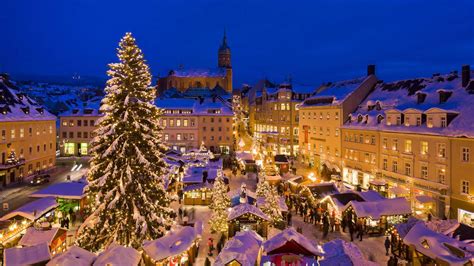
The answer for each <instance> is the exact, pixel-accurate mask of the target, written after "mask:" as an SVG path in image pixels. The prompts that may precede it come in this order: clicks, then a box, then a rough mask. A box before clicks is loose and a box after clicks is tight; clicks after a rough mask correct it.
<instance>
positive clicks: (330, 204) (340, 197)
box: [320, 192, 364, 220]
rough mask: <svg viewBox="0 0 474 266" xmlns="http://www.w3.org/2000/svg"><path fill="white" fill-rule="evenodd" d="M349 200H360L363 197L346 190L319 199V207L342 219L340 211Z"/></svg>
mask: <svg viewBox="0 0 474 266" xmlns="http://www.w3.org/2000/svg"><path fill="white" fill-rule="evenodd" d="M351 201H359V202H362V201H364V199H363V198H362V197H361V196H360V195H359V194H357V193H355V192H346V193H339V194H332V195H328V196H326V197H324V198H323V199H321V201H320V203H321V207H322V208H323V209H324V210H327V211H328V212H329V213H331V214H332V213H333V212H334V213H335V214H336V218H338V219H340V220H341V219H342V212H343V211H344V208H345V207H346V205H347V204H348V203H349V202H351Z"/></svg>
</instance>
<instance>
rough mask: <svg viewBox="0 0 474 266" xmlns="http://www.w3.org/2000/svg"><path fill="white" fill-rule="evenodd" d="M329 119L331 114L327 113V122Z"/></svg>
mask: <svg viewBox="0 0 474 266" xmlns="http://www.w3.org/2000/svg"><path fill="white" fill-rule="evenodd" d="M330 118H331V114H329V112H327V114H326V119H327V120H329V119H330Z"/></svg>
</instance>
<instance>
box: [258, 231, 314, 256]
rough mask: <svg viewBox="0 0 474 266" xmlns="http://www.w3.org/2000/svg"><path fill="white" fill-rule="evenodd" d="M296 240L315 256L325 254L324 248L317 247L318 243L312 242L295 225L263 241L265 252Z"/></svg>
mask: <svg viewBox="0 0 474 266" xmlns="http://www.w3.org/2000/svg"><path fill="white" fill-rule="evenodd" d="M292 241H294V242H296V243H297V244H299V245H300V246H302V247H303V248H304V249H306V250H307V251H308V252H310V253H312V254H313V255H314V256H321V255H323V252H322V250H320V249H318V248H317V245H316V243H313V242H311V241H310V240H309V239H308V238H306V237H305V236H304V235H302V234H300V233H298V232H296V230H295V229H294V228H293V227H288V228H287V229H285V230H283V231H281V232H280V233H278V234H276V235H275V236H273V237H272V238H270V239H268V240H267V241H265V243H263V250H264V252H266V253H267V254H268V253H271V252H272V251H274V250H276V249H278V248H280V247H282V246H284V245H285V244H286V243H287V242H292Z"/></svg>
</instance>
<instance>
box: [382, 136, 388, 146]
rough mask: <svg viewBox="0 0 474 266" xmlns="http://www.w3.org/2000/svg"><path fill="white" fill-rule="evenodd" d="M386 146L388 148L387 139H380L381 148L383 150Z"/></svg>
mask: <svg viewBox="0 0 474 266" xmlns="http://www.w3.org/2000/svg"><path fill="white" fill-rule="evenodd" d="M387 146H388V139H387V138H383V139H382V147H383V148H384V149H387Z"/></svg>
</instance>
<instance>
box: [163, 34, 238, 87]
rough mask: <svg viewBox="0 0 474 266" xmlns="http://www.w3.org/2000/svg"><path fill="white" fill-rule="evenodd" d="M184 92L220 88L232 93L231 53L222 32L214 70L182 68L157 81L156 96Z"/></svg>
mask: <svg viewBox="0 0 474 266" xmlns="http://www.w3.org/2000/svg"><path fill="white" fill-rule="evenodd" d="M171 88H174V89H177V90H178V91H179V92H185V91H186V90H188V89H191V88H209V89H211V90H212V89H215V88H222V89H224V90H225V91H226V92H228V93H232V64H231V51H230V47H229V45H228V44H227V36H226V34H225V32H224V37H223V39H222V44H221V45H220V47H219V50H218V53H217V68H215V69H184V68H182V67H180V68H178V69H174V70H170V71H169V73H168V75H167V76H166V77H161V78H159V79H158V94H159V95H162V94H163V92H165V91H166V90H168V89H171Z"/></svg>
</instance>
